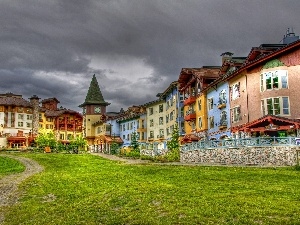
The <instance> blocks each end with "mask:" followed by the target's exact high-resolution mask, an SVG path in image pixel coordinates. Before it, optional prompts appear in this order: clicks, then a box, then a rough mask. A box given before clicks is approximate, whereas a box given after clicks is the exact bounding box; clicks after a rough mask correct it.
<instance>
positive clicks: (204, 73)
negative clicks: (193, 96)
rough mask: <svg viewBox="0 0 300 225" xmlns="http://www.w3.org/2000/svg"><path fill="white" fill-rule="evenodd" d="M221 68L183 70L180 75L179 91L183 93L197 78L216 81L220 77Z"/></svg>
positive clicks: (204, 67) (209, 67)
mask: <svg viewBox="0 0 300 225" xmlns="http://www.w3.org/2000/svg"><path fill="white" fill-rule="evenodd" d="M219 69H220V66H203V67H201V68H182V69H181V72H180V74H179V78H178V83H179V90H180V91H183V90H184V89H186V88H187V87H188V86H189V85H190V84H192V83H193V82H196V79H197V78H207V79H216V78H218V77H219V75H218V72H219Z"/></svg>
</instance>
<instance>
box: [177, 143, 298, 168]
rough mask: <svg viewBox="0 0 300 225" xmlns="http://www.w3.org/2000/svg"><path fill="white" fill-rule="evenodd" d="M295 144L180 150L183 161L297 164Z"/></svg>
mask: <svg viewBox="0 0 300 225" xmlns="http://www.w3.org/2000/svg"><path fill="white" fill-rule="evenodd" d="M297 151H300V148H299V147H297V146H276V147H244V148H218V149H200V150H190V151H181V152H180V161H181V162H184V163H200V164H201V163H203V164H220V165H224V164H225V165H258V166H293V165H296V164H297Z"/></svg>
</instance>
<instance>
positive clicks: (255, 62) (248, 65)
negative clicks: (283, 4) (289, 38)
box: [204, 40, 300, 91]
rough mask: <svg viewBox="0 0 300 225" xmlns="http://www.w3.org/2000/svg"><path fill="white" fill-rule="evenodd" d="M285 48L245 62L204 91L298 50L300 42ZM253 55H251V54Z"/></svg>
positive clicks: (284, 46)
mask: <svg viewBox="0 0 300 225" xmlns="http://www.w3.org/2000/svg"><path fill="white" fill-rule="evenodd" d="M282 46H283V47H281V48H276V50H274V51H271V52H269V53H268V54H265V55H263V56H261V57H258V58H256V59H254V60H252V61H249V62H247V60H246V61H245V63H244V64H243V65H242V66H241V67H240V68H239V69H237V70H236V71H234V72H233V73H231V74H228V76H223V77H220V78H218V79H217V80H215V81H214V82H213V83H211V84H210V85H209V86H207V87H206V88H205V89H204V91H206V90H208V89H209V88H212V87H213V86H214V85H217V84H218V83H219V82H221V81H225V80H228V79H230V78H232V77H234V76H237V75H238V74H240V73H241V72H243V71H245V70H247V69H250V68H253V67H255V66H257V65H259V64H262V63H264V62H268V61H269V60H271V59H274V58H275V57H278V56H280V55H282V54H285V53H286V52H289V51H292V50H293V49H296V48H300V40H298V41H295V42H292V43H290V44H287V45H282ZM250 54H251V53H250Z"/></svg>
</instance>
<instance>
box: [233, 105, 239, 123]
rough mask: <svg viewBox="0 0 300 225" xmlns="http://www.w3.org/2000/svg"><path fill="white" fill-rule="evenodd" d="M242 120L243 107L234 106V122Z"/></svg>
mask: <svg viewBox="0 0 300 225" xmlns="http://www.w3.org/2000/svg"><path fill="white" fill-rule="evenodd" d="M240 120H241V107H240V106H237V107H234V108H232V122H233V123H235V122H238V121H240Z"/></svg>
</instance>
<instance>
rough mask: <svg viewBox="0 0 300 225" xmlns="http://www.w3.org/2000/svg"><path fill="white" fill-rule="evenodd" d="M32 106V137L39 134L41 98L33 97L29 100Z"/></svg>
mask: <svg viewBox="0 0 300 225" xmlns="http://www.w3.org/2000/svg"><path fill="white" fill-rule="evenodd" d="M29 99H30V103H31V106H32V135H33V136H37V135H38V133H39V100H40V98H39V97H38V96H36V95H33V96H32V97H30V98H29Z"/></svg>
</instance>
